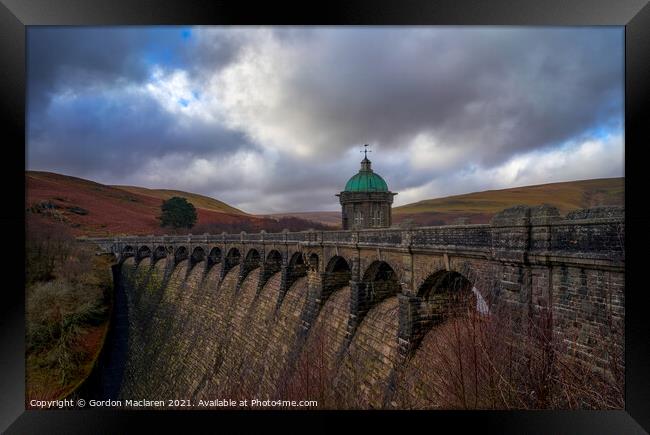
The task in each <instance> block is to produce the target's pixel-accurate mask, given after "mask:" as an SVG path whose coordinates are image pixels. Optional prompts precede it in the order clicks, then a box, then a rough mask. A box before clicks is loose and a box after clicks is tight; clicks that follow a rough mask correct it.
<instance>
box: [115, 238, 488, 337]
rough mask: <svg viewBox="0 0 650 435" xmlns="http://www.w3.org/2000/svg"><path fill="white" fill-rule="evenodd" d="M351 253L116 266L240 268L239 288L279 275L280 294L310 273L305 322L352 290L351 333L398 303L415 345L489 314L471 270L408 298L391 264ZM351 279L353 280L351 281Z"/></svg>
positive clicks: (191, 251)
mask: <svg viewBox="0 0 650 435" xmlns="http://www.w3.org/2000/svg"><path fill="white" fill-rule="evenodd" d="M350 254H351V252H350V251H347V252H340V253H337V252H331V251H327V250H325V249H322V248H321V249H304V250H303V249H299V248H294V249H290V248H289V247H288V246H287V245H272V244H271V245H264V244H258V245H255V244H225V245H190V244H188V245H175V246H174V245H170V246H165V245H156V246H153V245H140V246H138V245H124V246H122V247H121V250H120V252H119V256H118V258H119V261H120V262H122V261H124V260H125V259H127V258H129V257H135V261H136V264H137V263H139V262H140V261H142V260H143V259H145V258H150V259H151V263H152V265H153V264H154V263H156V262H157V261H159V260H161V259H168V260H170V259H171V260H172V261H173V263H172V266H173V267H175V266H176V265H178V264H179V263H181V262H183V261H186V260H187V261H189V266H190V267H189V268H188V273H189V271H190V270H191V269H192V268H193V267H195V266H196V265H198V264H203V265H204V266H203V267H204V273H207V272H208V271H209V270H210V269H211V268H212V267H214V266H215V265H218V264H220V265H221V272H220V273H221V275H222V277H224V276H225V275H226V274H227V273H228V272H229V271H230V270H232V269H233V268H235V267H238V268H239V275H238V283H241V282H242V281H243V280H244V279H245V278H246V276H248V275H249V274H250V273H251V272H253V271H258V272H259V277H260V279H259V283H258V292H259V291H261V289H262V288H263V286H264V285H265V284H266V283H267V282H268V280H269V279H270V277H271V276H273V275H274V274H276V273H279V272H281V273H282V277H281V279H282V284H281V288H282V289H283V290H284V291H285V292H286V290H287V289H289V288H290V287H291V285H292V284H293V283H294V282H295V281H296V280H297V279H299V278H300V277H303V276H306V275H307V274H308V273H312V274H315V276H317V282H318V284H319V287H320V289H319V292H318V295H317V296H318V297H317V299H318V305H319V306H313V307H311V314H310V315H307V314H306V315H305V316H306V320H307V321H308V320H309V319H308V317H312V320H315V316H317V314H318V311H319V309H320V306H322V305H323V304H324V303H325V302H326V301H327V299H328V298H329V296H330V295H331V294H332V293H333V292H335V291H336V290H338V289H340V288H342V287H345V286H350V287H351V300H350V316H351V318H354V319H355V320H354V321H351V322H350V323H351V324H350V326H349V329H350V332H351V333H352V334H353V333H354V329H355V328H356V326H357V325H358V324H359V323H361V322H362V321H363V318H364V316H365V315H366V313H367V312H368V311H369V310H371V309H372V308H373V307H374V306H376V305H378V304H380V303H381V302H382V301H384V300H385V299H387V298H390V297H399V298H400V317H401V318H403V321H401V323H403V325H400V329H402V330H401V331H400V337H401V338H403V339H405V340H407V341H409V342H411V343H416V342H417V341H418V340H419V339H420V338H421V337H422V336H423V335H424V334H425V333H426V332H427V331H428V330H429V329H430V328H432V327H434V326H435V325H436V324H439V323H440V322H442V321H444V320H445V319H448V318H449V317H450V316H454V315H457V314H458V313H459V312H462V311H463V310H465V309H467V307H468V306H471V307H475V309H476V310H477V311H482V312H483V313H488V312H489V308H488V307H489V305H490V304H489V303H488V302H491V301H487V300H486V299H487V298H486V297H485V294H484V293H482V292H480V291H478V290H477V289H476V283H477V281H478V280H479V276H478V274H477V273H476V272H475V271H474V269H473V268H472V266H471V265H470V264H466V263H462V262H461V263H459V264H455V265H454V266H455V267H453V268H450V269H446V268H445V269H440V268H438V269H437V270H433V271H430V272H429V273H428V274H427V275H426V276H425V277H424V278H423V279H421V280H420V281H419V282H418V283H417V284H416V286H415V288H413V289H411V291H410V292H408V294H407V293H405V292H404V291H403V288H402V286H403V285H402V276H403V272H402V270H401V268H400V266H401V265H400V264H399V263H397V262H396V261H395V260H394V258H390V257H389V256H386V258H382V257H381V253H379V252H378V255H375V256H373V255H369V256H364V257H363V258H359V257H357V258H355V257H354V256H353V255H350ZM355 276H356V277H357V278H356V279H355Z"/></svg>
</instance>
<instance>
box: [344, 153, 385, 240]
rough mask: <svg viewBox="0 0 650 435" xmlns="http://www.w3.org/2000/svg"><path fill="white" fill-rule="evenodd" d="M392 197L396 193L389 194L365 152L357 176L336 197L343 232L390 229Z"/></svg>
mask: <svg viewBox="0 0 650 435" xmlns="http://www.w3.org/2000/svg"><path fill="white" fill-rule="evenodd" d="M366 147H367V145H366ZM395 195H397V193H393V192H389V191H388V185H387V184H386V182H385V181H384V179H383V178H381V176H380V175H379V174H377V173H375V172H374V171H373V170H372V168H371V163H370V160H368V155H367V150H364V158H363V160H362V161H361V169H360V170H359V173H357V174H356V175H354V176H353V177H352V178H350V180H348V182H347V184H346V185H345V190H343V192H341V193H339V194H337V195H336V196H338V197H339V200H340V202H341V208H342V210H341V214H342V221H343V222H342V223H343V229H344V230H359V229H363V228H386V227H390V226H391V224H392V219H391V204H392V203H393V196H395Z"/></svg>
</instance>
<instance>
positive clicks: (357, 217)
mask: <svg viewBox="0 0 650 435" xmlns="http://www.w3.org/2000/svg"><path fill="white" fill-rule="evenodd" d="M354 224H355V225H363V215H362V214H361V212H360V211H357V212H356V213H355V214H354Z"/></svg>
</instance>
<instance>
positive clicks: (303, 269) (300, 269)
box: [288, 252, 307, 276]
mask: <svg viewBox="0 0 650 435" xmlns="http://www.w3.org/2000/svg"><path fill="white" fill-rule="evenodd" d="M288 265H289V269H290V270H291V273H292V274H294V275H296V276H305V275H307V263H305V257H304V256H303V255H302V252H294V253H293V254H292V255H291V258H290V259H289V263H288Z"/></svg>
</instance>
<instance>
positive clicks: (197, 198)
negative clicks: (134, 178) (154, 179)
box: [111, 186, 248, 215]
mask: <svg viewBox="0 0 650 435" xmlns="http://www.w3.org/2000/svg"><path fill="white" fill-rule="evenodd" d="M111 187H115V188H118V189H120V190H125V191H127V192H129V193H135V194H138V195H144V196H150V197H153V198H158V199H161V200H167V199H169V198H171V197H173V196H180V197H181V198H185V199H187V200H188V201H189V202H191V203H192V204H194V207H196V208H202V209H205V210H210V211H216V212H219V213H230V214H241V215H248V213H245V212H243V211H241V210H239V209H237V208H235V207H232V206H230V205H228V204H226V203H225V202H222V201H219V200H217V199H214V198H210V197H208V196H204V195H199V194H197V193H189V192H183V191H180V190H170V189H147V188H146V187H137V186H111Z"/></svg>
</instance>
